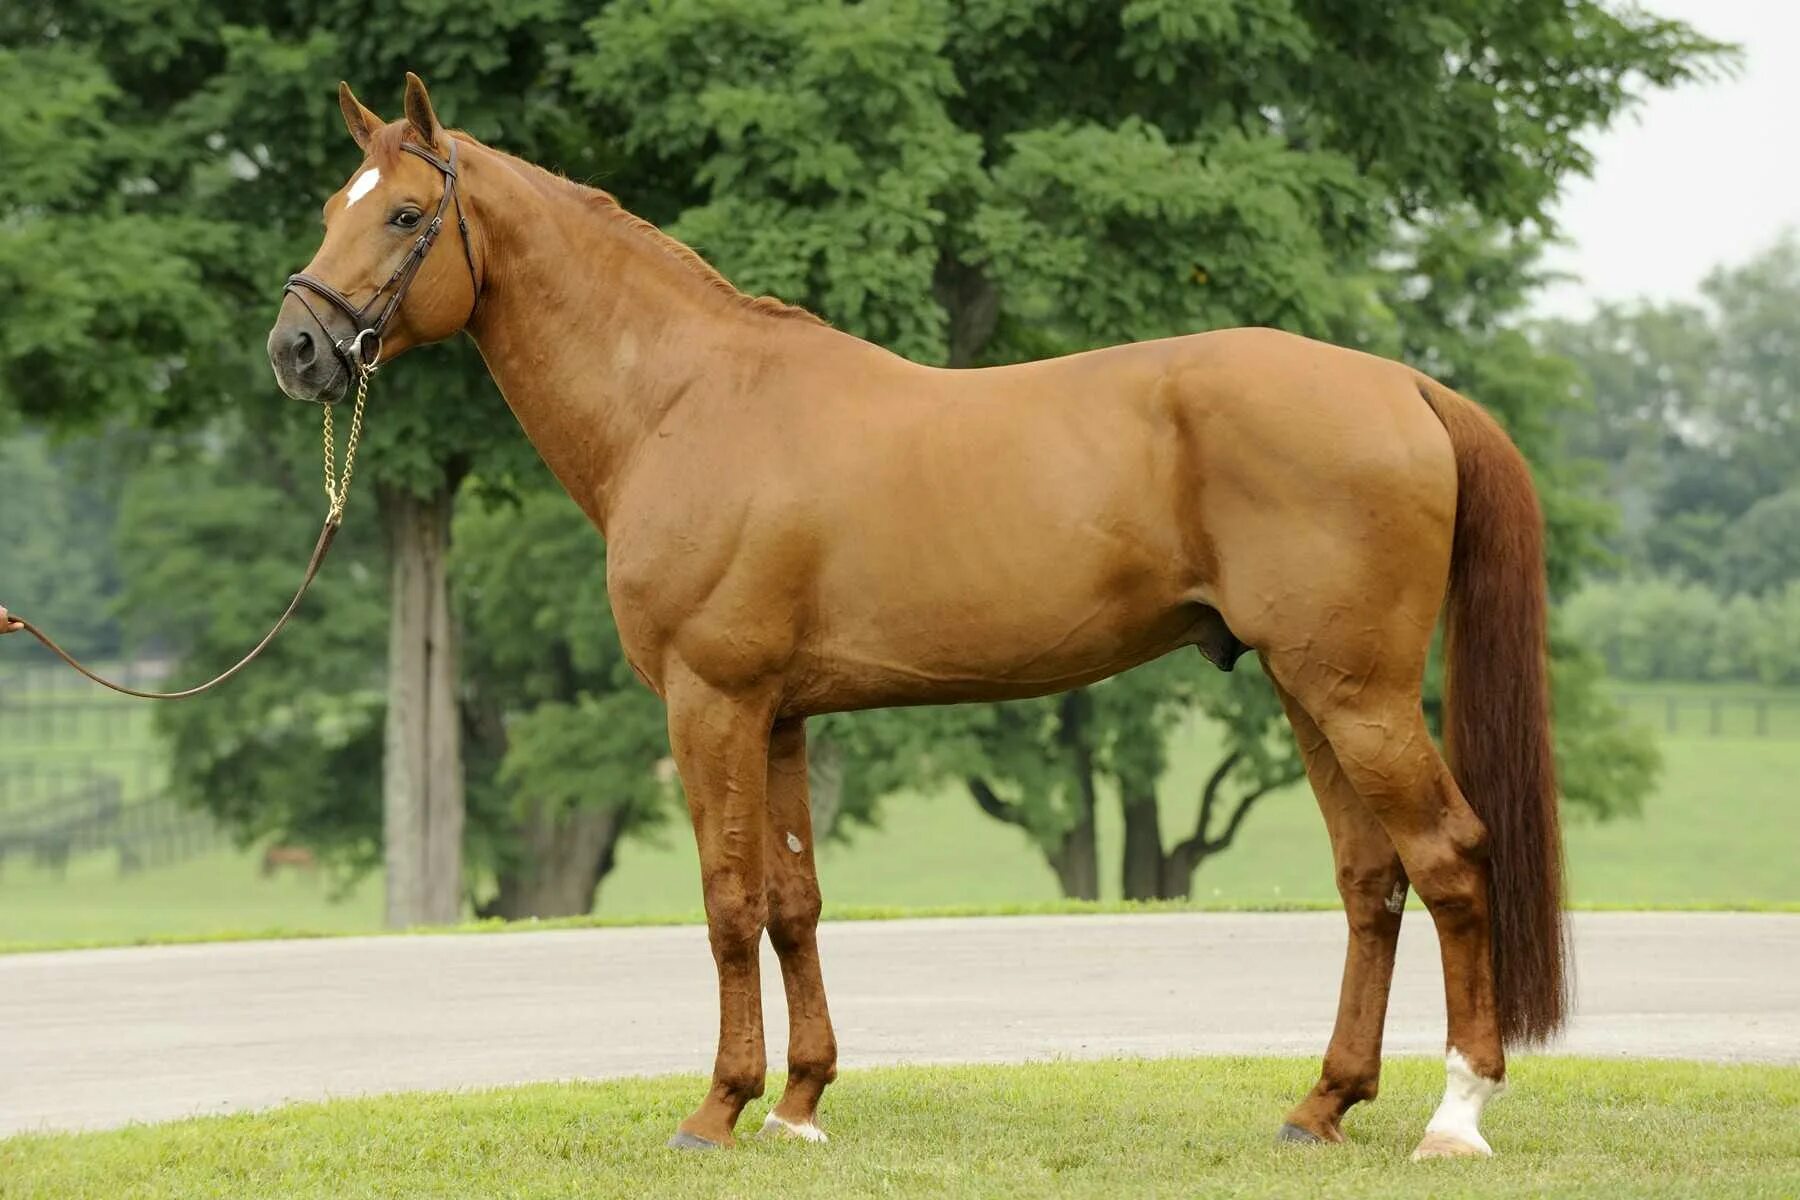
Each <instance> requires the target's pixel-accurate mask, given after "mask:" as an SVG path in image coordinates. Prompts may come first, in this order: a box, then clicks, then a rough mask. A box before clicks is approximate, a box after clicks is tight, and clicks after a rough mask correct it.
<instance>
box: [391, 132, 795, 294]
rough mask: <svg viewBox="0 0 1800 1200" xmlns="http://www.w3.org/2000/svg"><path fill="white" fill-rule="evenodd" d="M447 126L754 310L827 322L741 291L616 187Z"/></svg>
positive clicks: (394, 139)
mask: <svg viewBox="0 0 1800 1200" xmlns="http://www.w3.org/2000/svg"><path fill="white" fill-rule="evenodd" d="M445 132H446V133H447V134H448V135H449V136H450V137H453V138H455V139H457V140H458V141H460V142H465V143H467V144H469V145H471V146H478V147H480V148H481V149H483V150H485V151H487V152H488V153H490V154H497V155H499V156H500V157H502V158H504V159H506V161H507V162H509V163H511V164H512V165H513V166H515V167H517V168H519V169H520V170H521V171H523V172H524V173H526V174H528V175H531V176H532V177H534V178H536V179H539V180H541V181H543V182H545V183H547V184H549V185H550V186H552V187H556V188H561V189H564V190H566V191H568V192H570V193H572V194H573V195H574V196H575V197H576V198H577V199H579V200H580V201H582V202H583V203H585V204H587V205H589V206H590V207H592V208H594V209H596V210H598V211H599V213H600V214H601V216H602V218H603V219H605V220H611V221H618V222H621V223H622V224H624V226H625V227H626V228H627V229H629V230H631V231H632V232H633V233H636V234H640V235H642V236H643V237H644V238H645V239H646V240H648V241H649V242H650V243H651V244H652V245H654V246H656V247H657V248H658V249H660V250H662V251H663V252H664V253H666V254H667V255H669V257H671V258H673V259H674V260H675V261H676V262H678V263H680V264H681V265H682V266H683V267H685V268H686V269H687V270H689V271H691V272H693V273H694V274H695V275H697V276H699V277H700V278H701V279H702V280H704V281H705V282H706V283H708V284H709V285H711V286H712V287H713V288H714V289H716V290H717V291H719V292H721V293H723V294H724V295H726V296H729V297H730V298H731V299H732V300H734V301H736V302H737V303H738V304H740V305H742V306H743V307H745V308H748V309H751V310H753V311H755V312H760V313H764V314H766V315H768V316H771V317H782V318H791V319H795V320H801V321H813V322H816V323H818V324H821V325H823V324H825V321H824V320H823V319H822V318H821V317H819V316H818V315H817V314H815V313H812V312H809V311H808V310H806V309H804V308H801V307H800V306H799V305H797V304H789V303H788V302H787V301H785V300H778V299H776V298H775V297H774V296H752V295H749V294H748V293H746V292H740V291H739V290H738V289H737V288H735V287H733V286H732V283H731V281H730V280H729V279H727V278H725V276H723V275H721V274H720V273H719V271H718V268H716V267H714V266H713V265H712V264H711V263H709V262H707V261H706V260H705V259H704V258H701V257H700V255H699V254H697V253H696V252H695V251H694V248H693V247H692V246H689V245H688V244H687V243H686V242H683V241H680V240H678V239H676V238H673V237H670V236H669V235H668V234H666V233H664V232H663V231H662V230H660V229H658V228H657V227H656V226H655V225H652V224H651V223H650V222H649V221H646V220H644V218H642V217H640V216H638V215H637V214H636V213H633V212H630V211H629V210H627V209H626V208H625V206H624V205H622V204H620V203H619V202H618V200H616V199H615V198H614V197H613V195H612V193H610V192H605V191H602V190H600V189H599V188H596V187H588V186H587V185H586V184H581V183H577V182H575V181H574V180H573V179H570V178H569V177H568V176H566V175H561V174H558V173H557V172H555V171H552V170H549V169H547V168H545V167H540V166H538V165H537V164H536V163H534V162H529V161H527V160H525V159H522V158H519V157H517V156H515V155H511V154H508V153H506V152H505V151H504V150H496V149H494V148H493V147H492V146H489V145H487V144H486V143H484V142H482V141H481V140H480V139H478V138H475V137H471V136H470V135H469V134H467V133H464V132H463V131H462V130H460V129H455V130H446V131H445ZM408 133H409V127H408V125H407V124H406V122H404V121H396V122H394V123H393V124H391V125H388V126H385V127H384V128H382V129H381V130H379V131H377V133H376V134H375V137H374V139H373V144H372V145H371V146H370V152H371V153H372V154H374V155H375V156H376V157H377V159H378V161H382V162H387V161H391V160H392V157H393V156H394V155H397V154H399V153H400V145H401V143H402V142H404V141H405V140H406V139H407V136H408Z"/></svg>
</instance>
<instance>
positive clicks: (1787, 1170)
mask: <svg viewBox="0 0 1800 1200" xmlns="http://www.w3.org/2000/svg"><path fill="white" fill-rule="evenodd" d="M1314 1070H1315V1067H1314V1065H1313V1064H1311V1063H1309V1062H1304V1061H1300V1060H1297V1059H1241V1058H1239V1059H1226V1058H1213V1059H1190V1060H1164V1061H1157V1062H1143V1061H1134V1060H1115V1061H1108V1062H1099V1063H1052V1064H1040V1065H1032V1066H1020V1067H929V1068H895V1069H885V1070H870V1071H852V1072H848V1073H847V1074H846V1075H845V1077H844V1079H843V1080H842V1081H840V1082H839V1083H838V1084H837V1086H836V1087H834V1088H833V1089H832V1090H831V1092H830V1093H829V1094H828V1096H827V1099H826V1114H825V1124H826V1126H827V1128H828V1129H829V1130H830V1132H831V1135H832V1139H833V1140H832V1142H831V1144H830V1145H827V1146H813V1145H806V1144H801V1143H796V1142H765V1141H761V1140H758V1139H746V1140H745V1141H744V1142H743V1143H742V1144H740V1146H739V1147H738V1148H737V1149H735V1150H730V1151H723V1152H718V1153H711V1154H683V1153H680V1152H676V1151H671V1150H668V1149H666V1148H665V1147H664V1144H663V1143H664V1141H665V1139H666V1138H667V1137H668V1135H669V1133H670V1132H671V1131H672V1130H673V1129H674V1127H675V1123H676V1122H677V1121H678V1120H679V1119H680V1118H681V1116H682V1115H684V1113H685V1112H686V1111H687V1109H688V1108H689V1107H691V1105H692V1104H693V1103H694V1101H695V1100H696V1098H697V1097H698V1096H699V1094H700V1092H701V1090H702V1087H703V1085H702V1083H701V1081H700V1080H699V1079H698V1078H665V1079H651V1080H628V1081H621V1082H616V1083H605V1084H551V1085H539V1086H532V1087H524V1088H515V1089H507V1090H502V1091H489V1092H477V1093H464V1094H459V1095H412V1096H395V1097H385V1098H380V1099H372V1100H345V1101H337V1102H334V1103H330V1104H322V1105H299V1106H295V1107H290V1108H283V1109H279V1110H276V1111H274V1112H271V1113H267V1114H262V1115H254V1116H239V1117H224V1118H206V1119H200V1120H191V1121H183V1122H179V1123H176V1124H170V1125H155V1126H140V1127H137V1128H133V1129H126V1130H122V1131H118V1132H109V1133H97V1134H83V1135H73V1136H56V1137H23V1138H14V1139H11V1140H8V1141H0V1196H4V1197H6V1198H7V1200H27V1198H40V1197H41V1198H44V1200H48V1198H50V1197H56V1198H58V1200H61V1198H64V1197H74V1196H94V1197H107V1198H108V1200H152V1198H173V1197H240V1196H246V1197H247V1196H254V1197H257V1200H278V1198H287V1197H320V1198H327V1197H328V1198H330V1200H348V1198H352V1197H391V1196H432V1197H438V1196H442V1197H465V1196H481V1197H501V1196H504V1197H546V1198H548V1197H583V1198H587V1197H596V1196H620V1197H624V1196H630V1197H639V1196H658V1197H663V1196H666V1197H703V1196H704V1197H736V1196H780V1197H782V1198H783V1200H800V1198H802V1197H812V1196H818V1197H840V1196H892V1195H931V1196H944V1197H952V1198H955V1197H980V1198H983V1200H986V1198H989V1197H1015V1196H1017V1197H1023V1196H1031V1197H1056V1196H1068V1197H1082V1198H1083V1200H1086V1198H1088V1197H1095V1196H1132V1197H1138V1196H1145V1197H1149V1196H1171V1197H1174V1196H1183V1197H1186V1196H1208V1197H1226V1196H1307V1197H1333V1196H1370V1195H1380V1196H1420V1197H1426V1196H1429V1197H1453V1196H1468V1197H1479V1198H1481V1200H1496V1198H1499V1197H1514V1196H1518V1197H1523V1196H1547V1195H1555V1196H1574V1197H1585V1196H1591V1197H1604V1198H1606V1200H1614V1198H1617V1197H1628V1196H1669V1195H1682V1196H1699V1197H1708V1196H1719V1197H1731V1198H1732V1200H1743V1198H1747V1197H1759V1196H1767V1197H1791V1196H1794V1195H1797V1194H1800V1069H1796V1068H1776V1067H1727V1066H1708V1065H1700V1064H1692V1063H1647V1062H1601V1061H1594V1060H1580V1059H1554V1058H1552V1059H1525V1060H1522V1061H1520V1062H1518V1063H1517V1064H1515V1066H1514V1069H1513V1072H1512V1082H1513V1091H1512V1094H1511V1095H1509V1096H1507V1097H1504V1098H1502V1099H1501V1100H1500V1101H1498V1102H1497V1103H1496V1104H1495V1105H1494V1106H1493V1107H1492V1108H1491V1109H1490V1110H1489V1114H1488V1117H1487V1119H1486V1120H1485V1121H1484V1123H1483V1124H1484V1132H1485V1133H1486V1134H1487V1136H1488V1139H1489V1140H1490V1141H1491V1142H1492V1143H1493V1144H1494V1146H1495V1149H1496V1151H1497V1156H1496V1157H1495V1158H1493V1159H1491V1160H1488V1161H1459V1162H1435V1163H1422V1164H1414V1163H1410V1162H1408V1161H1407V1155H1408V1154H1409V1153H1410V1152H1411V1150H1412V1147H1413V1145H1414V1144H1415V1143H1416V1142H1417V1140H1418V1138H1419V1135H1420V1133H1421V1131H1422V1129H1423V1127H1424V1124H1425V1119H1426V1117H1427V1116H1428V1115H1429V1113H1430V1111H1431V1107H1432V1104H1433V1102H1434V1101H1435V1099H1436V1097H1437V1095H1438V1094H1439V1092H1440V1090H1441V1088H1442V1086H1443V1068H1442V1066H1441V1065H1440V1064H1438V1063H1436V1062H1428V1061H1424V1060H1420V1059H1401V1060H1396V1061H1394V1062H1392V1063H1391V1064H1390V1065H1389V1067H1388V1069H1387V1072H1386V1075H1385V1077H1384V1079H1383V1081H1382V1094H1381V1099H1380V1100H1379V1101H1378V1102H1377V1103H1375V1104H1373V1105H1368V1106H1364V1107H1363V1108H1359V1109H1358V1110H1357V1112H1356V1113H1355V1115H1353V1116H1352V1117H1351V1118H1350V1120H1349V1121H1348V1122H1347V1130H1346V1131H1347V1133H1348V1135H1349V1138H1350V1142H1349V1144H1347V1145H1344V1146H1337V1147H1293V1146H1284V1147H1276V1146H1274V1145H1273V1144H1272V1142H1271V1135H1272V1134H1273V1133H1274V1131H1275V1127H1276V1125H1277V1124H1278V1123H1279V1122H1280V1120H1281V1116H1282V1114H1283V1113H1284V1112H1285V1111H1286V1109H1287V1108H1288V1106H1289V1105H1290V1104H1292V1103H1293V1101H1294V1098H1295V1097H1296V1096H1298V1095H1300V1094H1301V1093H1302V1092H1303V1091H1304V1090H1305V1089H1306V1087H1307V1086H1308V1085H1309V1084H1310V1083H1311V1081H1312V1078H1313V1072H1314ZM770 1083H771V1086H770V1089H769V1095H770V1096H771V1097H773V1096H774V1095H777V1094H778V1093H779V1085H780V1080H779V1078H776V1079H772V1080H771V1081H770ZM769 1103H770V1101H769V1100H767V1099H765V1100H763V1101H759V1102H758V1103H756V1104H754V1105H752V1106H751V1108H750V1109H749V1111H747V1112H746V1113H745V1116H744V1121H743V1123H742V1129H743V1130H744V1132H746V1133H747V1132H749V1131H751V1130H754V1129H755V1128H757V1127H758V1126H759V1125H760V1123H761V1121H762V1117H763V1114H764V1113H765V1112H766V1111H767V1109H768V1107H769Z"/></svg>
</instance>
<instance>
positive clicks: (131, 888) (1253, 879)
mask: <svg viewBox="0 0 1800 1200" xmlns="http://www.w3.org/2000/svg"><path fill="white" fill-rule="evenodd" d="M1665 690H1666V691H1669V692H1675V693H1679V692H1681V689H1665ZM1787 695H1788V696H1790V697H1791V696H1793V695H1794V693H1791V692H1790V693H1787ZM1661 744H1662V747H1663V754H1664V758H1665V770H1664V775H1663V779H1662V782H1661V785H1660V787H1659V790H1658V793H1657V794H1656V795H1655V796H1653V797H1651V799H1650V800H1649V801H1648V803H1647V804H1646V806H1645V814H1644V818H1643V819H1642V820H1641V821H1635V820H1625V821H1617V822H1613V823H1610V824H1605V825H1596V824H1592V823H1584V822H1581V821H1579V820H1571V822H1570V825H1569V828H1568V845H1569V864H1570V878H1571V888H1572V898H1573V899H1574V901H1575V902H1576V903H1578V904H1598V905H1627V906H1642V907H1654V906H1659V905H1661V906H1687V905H1707V904H1721V905H1752V906H1753V905H1766V904H1778V905H1793V904H1797V903H1800V872H1797V871H1795V870H1794V868H1793V846H1794V845H1795V839H1796V836H1800V809H1796V807H1795V805H1794V801H1793V796H1794V791H1793V782H1792V781H1793V780H1794V779H1795V778H1796V777H1797V776H1800V738H1784V737H1770V738H1755V737H1716V738H1715V737H1709V736H1703V735H1702V736H1677V737H1666V736H1665V737H1663V738H1662V742H1661ZM1175 751H1176V754H1175V759H1176V765H1175V770H1174V772H1173V775H1172V778H1171V782H1170V784H1169V789H1168V794H1169V795H1170V796H1173V797H1179V798H1181V800H1182V802H1181V803H1175V804H1171V805H1170V806H1169V811H1168V813H1167V814H1166V816H1165V823H1164V838H1165V840H1173V838H1174V837H1176V836H1177V835H1178V832H1185V828H1184V827H1185V825H1186V823H1187V822H1189V821H1191V819H1192V814H1193V811H1194V807H1195V803H1196V800H1195V795H1196V791H1197V787H1198V783H1199V780H1200V778H1201V777H1202V774H1203V772H1204V771H1205V770H1206V769H1207V768H1208V767H1209V766H1210V765H1211V763H1212V762H1213V761H1214V759H1215V757H1216V755H1217V743H1216V738H1215V737H1213V736H1212V735H1211V734H1210V732H1209V731H1208V730H1207V729H1206V728H1205V727H1200V728H1197V729H1195V730H1194V731H1192V732H1191V733H1190V734H1188V735H1187V736H1185V737H1182V738H1180V739H1178V741H1177V744H1176V746H1175ZM9 753H10V754H14V755H17V754H19V753H21V751H20V749H19V746H18V744H17V743H14V744H13V745H12V747H11V748H10V750H9V749H8V748H5V747H0V762H3V761H4V760H5V756H6V755H7V754H9ZM1119 836H1120V834H1119V822H1118V818H1117V813H1116V810H1115V808H1114V807H1113V806H1111V805H1110V804H1109V805H1105V806H1103V808H1102V812H1101V824H1100V837H1101V843H1102V844H1101V858H1102V862H1103V863H1106V864H1108V866H1107V873H1106V875H1105V877H1104V879H1103V881H1102V882H1103V884H1104V887H1105V894H1106V895H1107V896H1116V895H1117V894H1118V880H1117V878H1116V874H1115V872H1116V870H1117V866H1116V863H1117V853H1118V844H1119ZM256 866H257V860H256V858H255V857H254V856H252V855H245V854H241V853H237V852H235V851H229V850H221V851H217V852H214V853H211V854H208V855H206V856H203V857H201V858H197V859H193V860H190V861H188V862H186V863H183V864H181V865H179V866H174V867H169V868H164V869H155V870H148V871H144V872H140V873H139V874H136V875H133V876H128V877H120V876H119V875H118V874H117V871H116V868H115V865H114V864H113V862H112V861H111V859H110V857H109V856H105V855H100V856H90V857H87V858H84V859H78V860H77V861H76V862H75V864H74V865H73V866H72V867H71V869H70V872H69V875H68V878H67V879H66V880H58V879H57V878H55V877H54V876H52V875H51V874H49V873H48V872H46V871H44V870H41V869H36V868H33V867H31V866H30V865H29V864H27V863H25V862H21V861H15V862H10V863H7V864H5V866H4V867H0V943H6V942H15V943H16V942H61V941H70V940H111V941H118V940H131V939H137V938H144V937H156V936H171V935H203V934H217V933H221V932H224V931H256V930H263V929H271V928H277V927H280V928H285V929H291V930H316V931H321V932H330V931H346V930H358V929H374V928H376V927H377V926H378V925H379V923H380V915H381V914H380V909H381V902H380V885H379V880H376V879H371V880H365V881H364V882H363V883H362V884H361V885H360V886H358V887H356V888H355V889H353V890H352V891H351V892H350V894H349V895H348V897H347V898H344V899H342V900H341V901H338V900H334V898H333V896H332V894H331V891H330V888H329V887H328V886H327V885H326V883H325V882H324V881H323V880H320V879H318V878H316V877H304V876H297V875H293V874H291V873H287V872H283V873H282V874H281V875H280V876H279V877H278V878H277V879H275V880H273V881H265V880H263V879H261V878H260V877H259V876H258V874H257V870H256ZM820 874H821V877H822V881H823V885H824V889H825V894H826V898H827V901H828V903H830V904H832V905H833V906H846V905H848V906H903V907H921V906H925V907H941V906H955V905H984V906H986V905H1017V904H1037V903H1043V902H1046V901H1051V900H1054V899H1055V898H1056V896H1057V891H1056V886H1055V882H1054V879H1053V877H1052V876H1051V874H1050V871H1049V869H1048V868H1047V867H1046V866H1044V864H1043V860H1042V859H1041V857H1039V856H1038V855H1037V853H1036V852H1035V850H1034V849H1033V848H1032V847H1031V846H1030V845H1029V844H1028V842H1027V840H1026V838H1025V836H1024V835H1023V834H1022V833H1020V832H1019V831H1018V830H1016V829H1013V828H1011V827H1008V826H1003V825H1000V824H998V823H996V822H994V821H992V820H990V819H989V818H987V817H985V816H983V815H981V813H980V812H979V811H978V810H977V809H976V808H975V805H974V804H973V803H972V802H971V801H970V800H969V799H968V798H967V797H966V796H964V795H963V794H961V793H960V792H954V791H951V792H945V793H941V794H936V795H926V796H905V797H896V798H894V799H891V800H890V801H888V802H887V803H886V805H885V807H884V817H883V821H882V826H881V828H879V829H870V830H860V831H858V832H857V834H856V836H855V840H854V841H853V842H851V843H850V844H848V845H829V846H826V847H824V848H822V849H821V852H820ZM699 897H700V889H699V883H698V868H697V865H696V862H695V858H694V850H693V843H692V839H691V838H690V837H689V835H688V833H687V831H686V828H685V825H684V824H682V823H675V822H671V824H670V825H669V826H668V828H667V829H666V830H665V831H664V832H663V833H662V834H661V835H660V836H659V838H658V839H657V840H656V841H655V842H652V843H643V842H636V843H630V844H628V845H626V846H625V847H624V849H623V850H622V851H621V854H620V862H619V867H618V869H617V870H616V871H615V872H614V874H613V876H612V877H611V878H609V879H608V880H607V881H606V883H605V884H604V885H603V887H602V889H601V898H600V909H599V911H600V914H601V915H602V916H606V917H618V918H651V917H666V916H671V915H679V914H692V913H694V912H696V911H697V909H698V907H699ZM1195 898H1196V900H1197V901H1199V902H1201V903H1213V904H1221V905H1232V906H1244V905H1286V904H1293V903H1313V904H1334V903H1335V902H1336V895H1335V892H1334V890H1333V886H1332V877H1331V866H1330V851H1329V847H1328V844H1327V842H1326V838H1325V832H1324V827H1323V823H1322V822H1321V820H1320V818H1319V816H1318V812H1317V810H1316V808H1315V806H1314V804H1313V801H1312V797H1311V795H1310V793H1309V792H1308V791H1307V790H1306V788H1305V787H1304V786H1297V787H1294V788H1290V789H1288V790H1286V791H1284V792H1281V793H1277V794H1275V795H1272V796H1270V797H1268V798H1267V799H1265V800H1264V801H1263V802H1262V804H1261V806H1260V807H1259V808H1258V809H1257V810H1256V812H1255V813H1254V815H1253V816H1252V817H1251V819H1250V821H1249V822H1248V824H1247V825H1246V827H1245V830H1244V832H1243V834H1242V836H1241V837H1240V839H1239V844H1238V845H1237V846H1235V847H1233V848H1232V849H1231V850H1230V851H1228V852H1227V853H1225V854H1223V855H1221V856H1220V857H1218V858H1216V859H1215V860H1213V861H1212V862H1210V863H1208V864H1206V865H1205V866H1204V867H1203V868H1202V869H1201V871H1200V873H1199V874H1198V875H1197V876H1196V878H1195Z"/></svg>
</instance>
